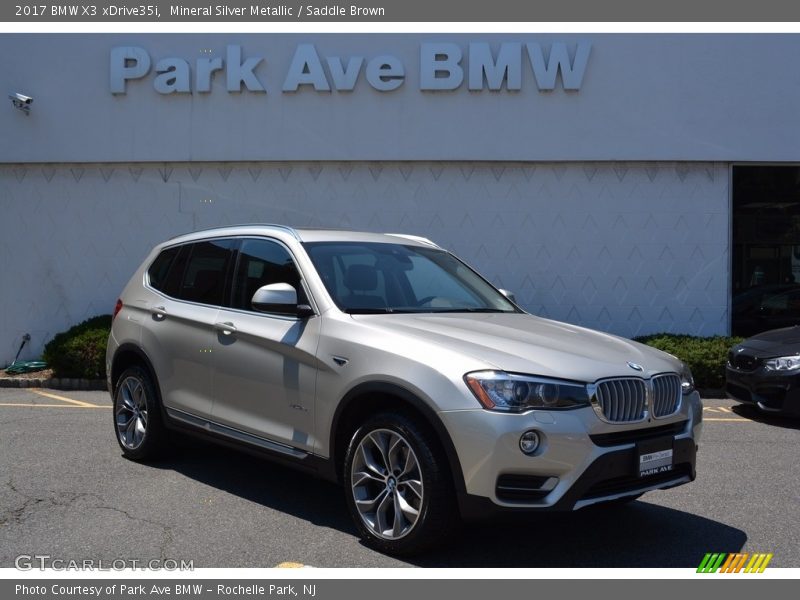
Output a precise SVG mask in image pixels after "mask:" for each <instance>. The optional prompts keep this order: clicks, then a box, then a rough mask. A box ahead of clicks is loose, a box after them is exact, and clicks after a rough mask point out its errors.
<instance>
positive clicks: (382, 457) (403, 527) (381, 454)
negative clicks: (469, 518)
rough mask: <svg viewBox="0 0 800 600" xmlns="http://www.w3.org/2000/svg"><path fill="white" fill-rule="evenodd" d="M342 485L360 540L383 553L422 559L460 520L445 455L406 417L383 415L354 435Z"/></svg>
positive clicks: (370, 421) (435, 443)
mask: <svg viewBox="0 0 800 600" xmlns="http://www.w3.org/2000/svg"><path fill="white" fill-rule="evenodd" d="M342 481H343V482H344V487H345V496H346V500H347V506H348V508H349V509H350V514H351V516H352V517H353V520H354V521H355V524H356V527H357V528H358V532H359V534H360V535H361V538H362V539H363V540H364V543H365V544H367V545H368V546H370V547H372V548H374V549H376V550H379V551H381V552H385V553H387V554H394V555H398V556H408V555H412V554H418V553H420V552H422V551H424V550H427V549H429V548H430V547H432V546H433V545H435V544H438V543H441V542H444V541H445V540H446V539H447V538H448V536H449V535H450V534H451V533H452V532H453V530H454V529H455V527H456V525H457V523H458V521H459V518H458V508H457V506H456V503H455V494H454V492H453V484H452V477H451V474H450V472H449V469H448V463H447V460H446V457H445V456H444V453H443V452H442V451H441V449H440V447H439V445H438V443H437V440H436V438H435V437H434V436H433V434H432V433H431V432H430V431H429V430H428V429H427V428H426V427H424V426H423V425H421V424H420V423H418V422H417V421H416V420H414V419H411V418H409V417H407V416H405V415H401V414H397V413H391V412H387V413H381V414H378V415H375V416H374V417H370V418H369V419H368V420H367V421H365V422H364V423H363V424H362V425H361V426H360V427H359V428H358V429H357V430H356V431H355V433H354V434H353V436H352V438H351V440H350V444H349V446H348V448H347V453H346V455H345V460H344V473H343V477H342Z"/></svg>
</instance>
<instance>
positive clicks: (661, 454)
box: [636, 437, 675, 478]
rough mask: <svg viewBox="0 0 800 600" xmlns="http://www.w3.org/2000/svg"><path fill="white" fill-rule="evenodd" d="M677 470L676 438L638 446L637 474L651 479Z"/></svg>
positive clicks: (640, 443)
mask: <svg viewBox="0 0 800 600" xmlns="http://www.w3.org/2000/svg"><path fill="white" fill-rule="evenodd" d="M674 468H675V438H674V437H663V438H658V439H654V440H644V441H641V442H638V443H637V444H636V474H637V476H638V477H640V478H642V477H649V476H651V475H659V474H662V473H668V472H669V471H672V470H673V469H674Z"/></svg>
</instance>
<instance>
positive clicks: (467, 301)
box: [303, 242, 517, 313]
mask: <svg viewBox="0 0 800 600" xmlns="http://www.w3.org/2000/svg"><path fill="white" fill-rule="evenodd" d="M303 245H304V247H305V248H306V250H307V251H308V254H309V256H310V258H311V261H312V262H313V263H314V267H315V268H316V270H317V272H318V273H319V275H320V277H321V278H322V281H323V283H324V284H325V287H326V289H327V290H328V292H329V293H330V295H331V297H332V298H333V301H334V302H335V303H336V305H337V306H338V307H339V308H341V309H342V310H344V311H345V312H349V313H368V312H517V309H516V308H515V307H514V305H513V304H511V303H510V302H509V301H508V300H507V299H506V298H505V297H504V296H503V295H502V294H500V293H499V292H498V291H497V290H495V289H494V288H493V287H492V286H491V285H490V284H488V283H487V282H486V281H485V280H484V279H483V278H481V277H480V275H478V274H477V273H475V271H473V270H472V269H470V268H469V267H468V266H466V265H465V264H464V263H462V262H461V261H460V260H458V259H457V258H456V257H455V256H453V255H452V254H450V253H449V252H445V251H443V250H439V249H436V248H426V247H420V246H411V245H404V244H392V243H373V242H310V243H308V242H307V243H305V244H303Z"/></svg>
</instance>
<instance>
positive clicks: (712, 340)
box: [634, 333, 744, 390]
mask: <svg viewBox="0 0 800 600" xmlns="http://www.w3.org/2000/svg"><path fill="white" fill-rule="evenodd" d="M743 339H744V338H740V337H725V336H714V337H705V338H703V337H695V336H691V335H676V334H673V333H656V334H654V335H647V336H643V337H638V338H634V340H635V341H637V342H641V343H643V344H647V345H648V346H652V347H653V348H658V349H659V350H663V351H664V352H669V353H670V354H673V355H675V356H677V357H678V358H679V359H681V360H682V361H683V362H685V363H686V364H687V365H688V366H689V368H690V369H691V370H692V375H693V376H694V383H695V386H697V387H698V388H699V389H707V390H719V389H722V388H724V387H725V362H726V361H727V357H728V350H729V349H730V348H731V346H734V345H736V344H738V343H739V342H741V341H742V340H743Z"/></svg>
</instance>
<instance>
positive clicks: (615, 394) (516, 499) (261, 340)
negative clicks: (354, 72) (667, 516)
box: [107, 225, 702, 554]
mask: <svg viewBox="0 0 800 600" xmlns="http://www.w3.org/2000/svg"><path fill="white" fill-rule="evenodd" d="M107 366H108V377H109V389H110V390H112V396H113V401H114V428H115V434H116V437H117V440H118V442H119V444H120V446H121V448H122V452H123V454H124V455H125V456H127V457H129V458H131V459H134V460H147V459H153V458H156V457H157V456H158V455H159V454H160V453H161V452H162V451H163V449H164V447H165V442H166V441H167V436H168V432H169V431H170V430H173V429H181V430H186V431H189V432H193V433H195V434H198V435H203V436H207V437H211V438H214V439H216V440H218V441H221V442H224V443H228V444H235V445H238V446H240V447H242V448H244V449H247V450H250V451H255V452H257V453H260V454H263V455H265V456H269V457H272V458H274V459H278V460H281V461H283V462H285V463H288V464H291V465H294V466H297V467H300V468H304V469H306V470H308V471H310V472H312V473H316V474H318V475H320V476H322V477H325V478H328V479H331V480H335V481H338V482H340V483H341V484H342V486H343V487H344V489H345V495H346V499H347V505H348V507H349V509H350V512H351V513H352V516H353V519H354V521H355V524H356V527H357V528H358V531H359V533H360V534H361V536H362V537H363V538H364V540H365V541H366V542H367V543H369V544H370V545H372V546H373V547H375V548H377V549H379V550H381V551H385V552H389V553H395V554H410V553H414V552H418V551H420V550H422V549H424V548H426V547H427V546H429V545H431V544H432V543H434V542H436V541H439V540H442V539H444V538H445V536H446V534H447V533H448V532H449V531H450V530H451V529H452V528H453V527H454V526H455V525H456V524H457V523H458V522H459V517H467V518H481V517H487V516H491V515H494V514H496V513H500V512H510V513H514V512H519V513H524V512H532V511H546V510H575V509H579V508H582V507H585V506H588V505H592V504H597V503H603V502H610V501H614V502H617V503H619V502H626V501H630V500H633V499H635V498H637V497H639V496H640V495H641V494H643V493H644V492H647V491H650V490H655V489H663V488H670V487H674V486H677V485H681V484H684V483H688V482H690V481H692V480H693V479H694V478H695V454H696V451H697V443H698V440H699V437H700V433H701V429H702V423H701V420H702V406H701V402H700V397H699V395H698V393H697V392H696V391H695V389H694V384H693V381H692V376H691V374H690V373H689V370H688V369H687V368H686V366H685V365H684V364H682V363H681V362H680V361H679V360H677V359H676V358H675V357H673V356H671V355H668V354H665V353H663V352H660V351H657V350H654V349H652V348H649V347H647V346H644V345H641V344H638V343H635V342H632V341H630V340H627V339H623V338H619V337H615V336H613V335H608V334H605V333H600V332H596V331H592V330H589V329H584V328H582V327H577V326H574V325H569V324H565V323H559V322H556V321H551V320H548V319H543V318H540V317H536V316H534V315H531V314H528V313H526V312H525V311H524V310H522V309H521V308H520V307H519V306H517V304H516V303H515V301H514V299H513V296H512V295H511V294H510V293H509V292H506V291H503V290H498V289H495V288H494V287H493V286H492V285H491V284H490V283H488V282H487V281H486V280H485V279H484V278H483V277H481V276H480V275H479V274H478V273H476V272H475V271H474V270H473V269H471V268H470V267H469V266H467V265H466V264H464V263H463V262H462V261H460V260H459V259H458V258H456V257H455V256H454V255H452V254H451V253H449V252H447V251H446V250H443V249H442V248H440V247H438V246H437V245H436V244H434V243H433V242H431V241H429V240H427V239H423V238H419V237H414V236H406V235H395V234H373V233H356V232H352V231H330V230H311V229H291V228H288V227H283V226H278V225H242V226H234V227H224V228H218V229H213V230H207V231H200V232H195V233H190V234H187V235H183V236H180V237H177V238H174V239H171V240H169V241H167V242H164V243H163V244H160V245H158V246H156V247H155V248H154V249H153V251H152V252H151V253H150V255H149V256H148V257H147V259H146V260H145V261H144V263H143V264H142V265H141V267H140V268H139V270H138V271H136V273H135V274H134V275H133V277H132V278H131V280H130V282H129V283H128V285H127V286H126V287H125V289H124V291H123V292H122V295H121V297H120V299H119V300H118V301H117V305H116V308H115V311H114V321H113V326H112V329H111V336H110V339H109V344H108V354H107Z"/></svg>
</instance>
